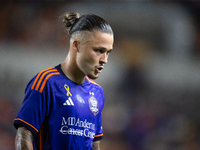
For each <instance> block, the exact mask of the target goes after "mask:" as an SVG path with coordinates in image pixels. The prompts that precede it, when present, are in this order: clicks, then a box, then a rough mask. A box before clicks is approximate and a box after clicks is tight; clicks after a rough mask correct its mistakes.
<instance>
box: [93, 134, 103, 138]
mask: <svg viewBox="0 0 200 150" xmlns="http://www.w3.org/2000/svg"><path fill="white" fill-rule="evenodd" d="M100 136H103V134H99V135H95V136H94V137H100Z"/></svg>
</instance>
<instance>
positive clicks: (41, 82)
mask: <svg viewBox="0 0 200 150" xmlns="http://www.w3.org/2000/svg"><path fill="white" fill-rule="evenodd" d="M58 75H60V72H58V70H57V69H56V68H55V67H50V68H48V69H45V70H42V71H40V72H39V73H38V74H37V75H36V76H35V77H34V78H33V79H32V80H31V82H30V87H31V89H32V90H35V91H39V92H40V93H42V91H43V89H44V87H45V85H46V84H47V81H50V82H52V81H54V80H56V78H58Z"/></svg>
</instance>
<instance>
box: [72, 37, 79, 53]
mask: <svg viewBox="0 0 200 150" xmlns="http://www.w3.org/2000/svg"><path fill="white" fill-rule="evenodd" d="M79 47H80V41H79V40H77V39H75V40H74V41H73V43H72V49H73V50H74V51H75V52H78V51H79Z"/></svg>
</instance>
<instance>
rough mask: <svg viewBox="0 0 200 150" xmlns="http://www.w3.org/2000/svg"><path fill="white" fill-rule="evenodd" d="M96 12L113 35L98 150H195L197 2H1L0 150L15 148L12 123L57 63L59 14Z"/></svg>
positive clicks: (199, 68)
mask: <svg viewBox="0 0 200 150" xmlns="http://www.w3.org/2000/svg"><path fill="white" fill-rule="evenodd" d="M66 11H74V12H79V13H95V14H97V15H100V16H102V17H103V18H104V19H106V20H107V21H108V22H109V23H110V24H111V26H112V27H113V30H114V33H115V44H114V50H113V52H112V53H111V55H110V58H109V63H108V64H107V65H106V67H105V69H104V71H103V72H102V74H101V75H100V78H99V79H98V80H97V81H96V82H98V83H99V84H101V86H102V87H103V88H104V90H105V97H106V102H105V108H104V111H103V127H104V139H103V140H102V142H101V147H102V150H108V149H109V150H199V149H200V144H199V143H200V113H199V112H200V92H199V91H200V16H199V15H200V3H199V2H197V1H196V2H194V1H193V2H191V1H189V0H188V1H184V2H174V1H173V0H170V1H167V0H161V1H155V0H144V1H121V2H120V1H112V0H107V1H104V2H101V1H100V2H99V1H87V0H86V1H82V2H72V1H70V2H61V1H59V2H58V1H56V2H55V1H54V2H52V1H51V2H50V1H39V0H38V1H37V0H35V1H31V0H30V1H29V2H5V3H2V2H1V4H0V18H1V21H0V22H1V23H0V69H1V74H0V85H1V86H0V110H1V113H0V150H14V138H15V134H16V130H15V129H14V127H13V126H12V122H13V119H14V117H15V116H16V114H17V112H18V111H19V109H20V108H21V103H22V100H23V97H24V89H25V86H26V84H27V83H28V81H29V80H30V79H31V78H32V77H33V76H34V75H35V74H36V73H38V71H40V70H43V69H45V68H47V67H51V66H55V65H57V64H59V63H62V62H63V60H64V59H65V57H66V54H67V51H68V46H69V43H68V37H67V36H66V33H65V31H64V27H63V25H62V22H61V20H59V16H60V15H62V14H63V13H64V12H66Z"/></svg>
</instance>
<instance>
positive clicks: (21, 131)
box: [15, 127, 33, 150]
mask: <svg viewBox="0 0 200 150" xmlns="http://www.w3.org/2000/svg"><path fill="white" fill-rule="evenodd" d="M32 141H33V133H32V132H31V131H30V130H28V129H27V128H25V127H19V128H18V129H17V134H16V137H15V150H24V149H26V150H33V144H32Z"/></svg>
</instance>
